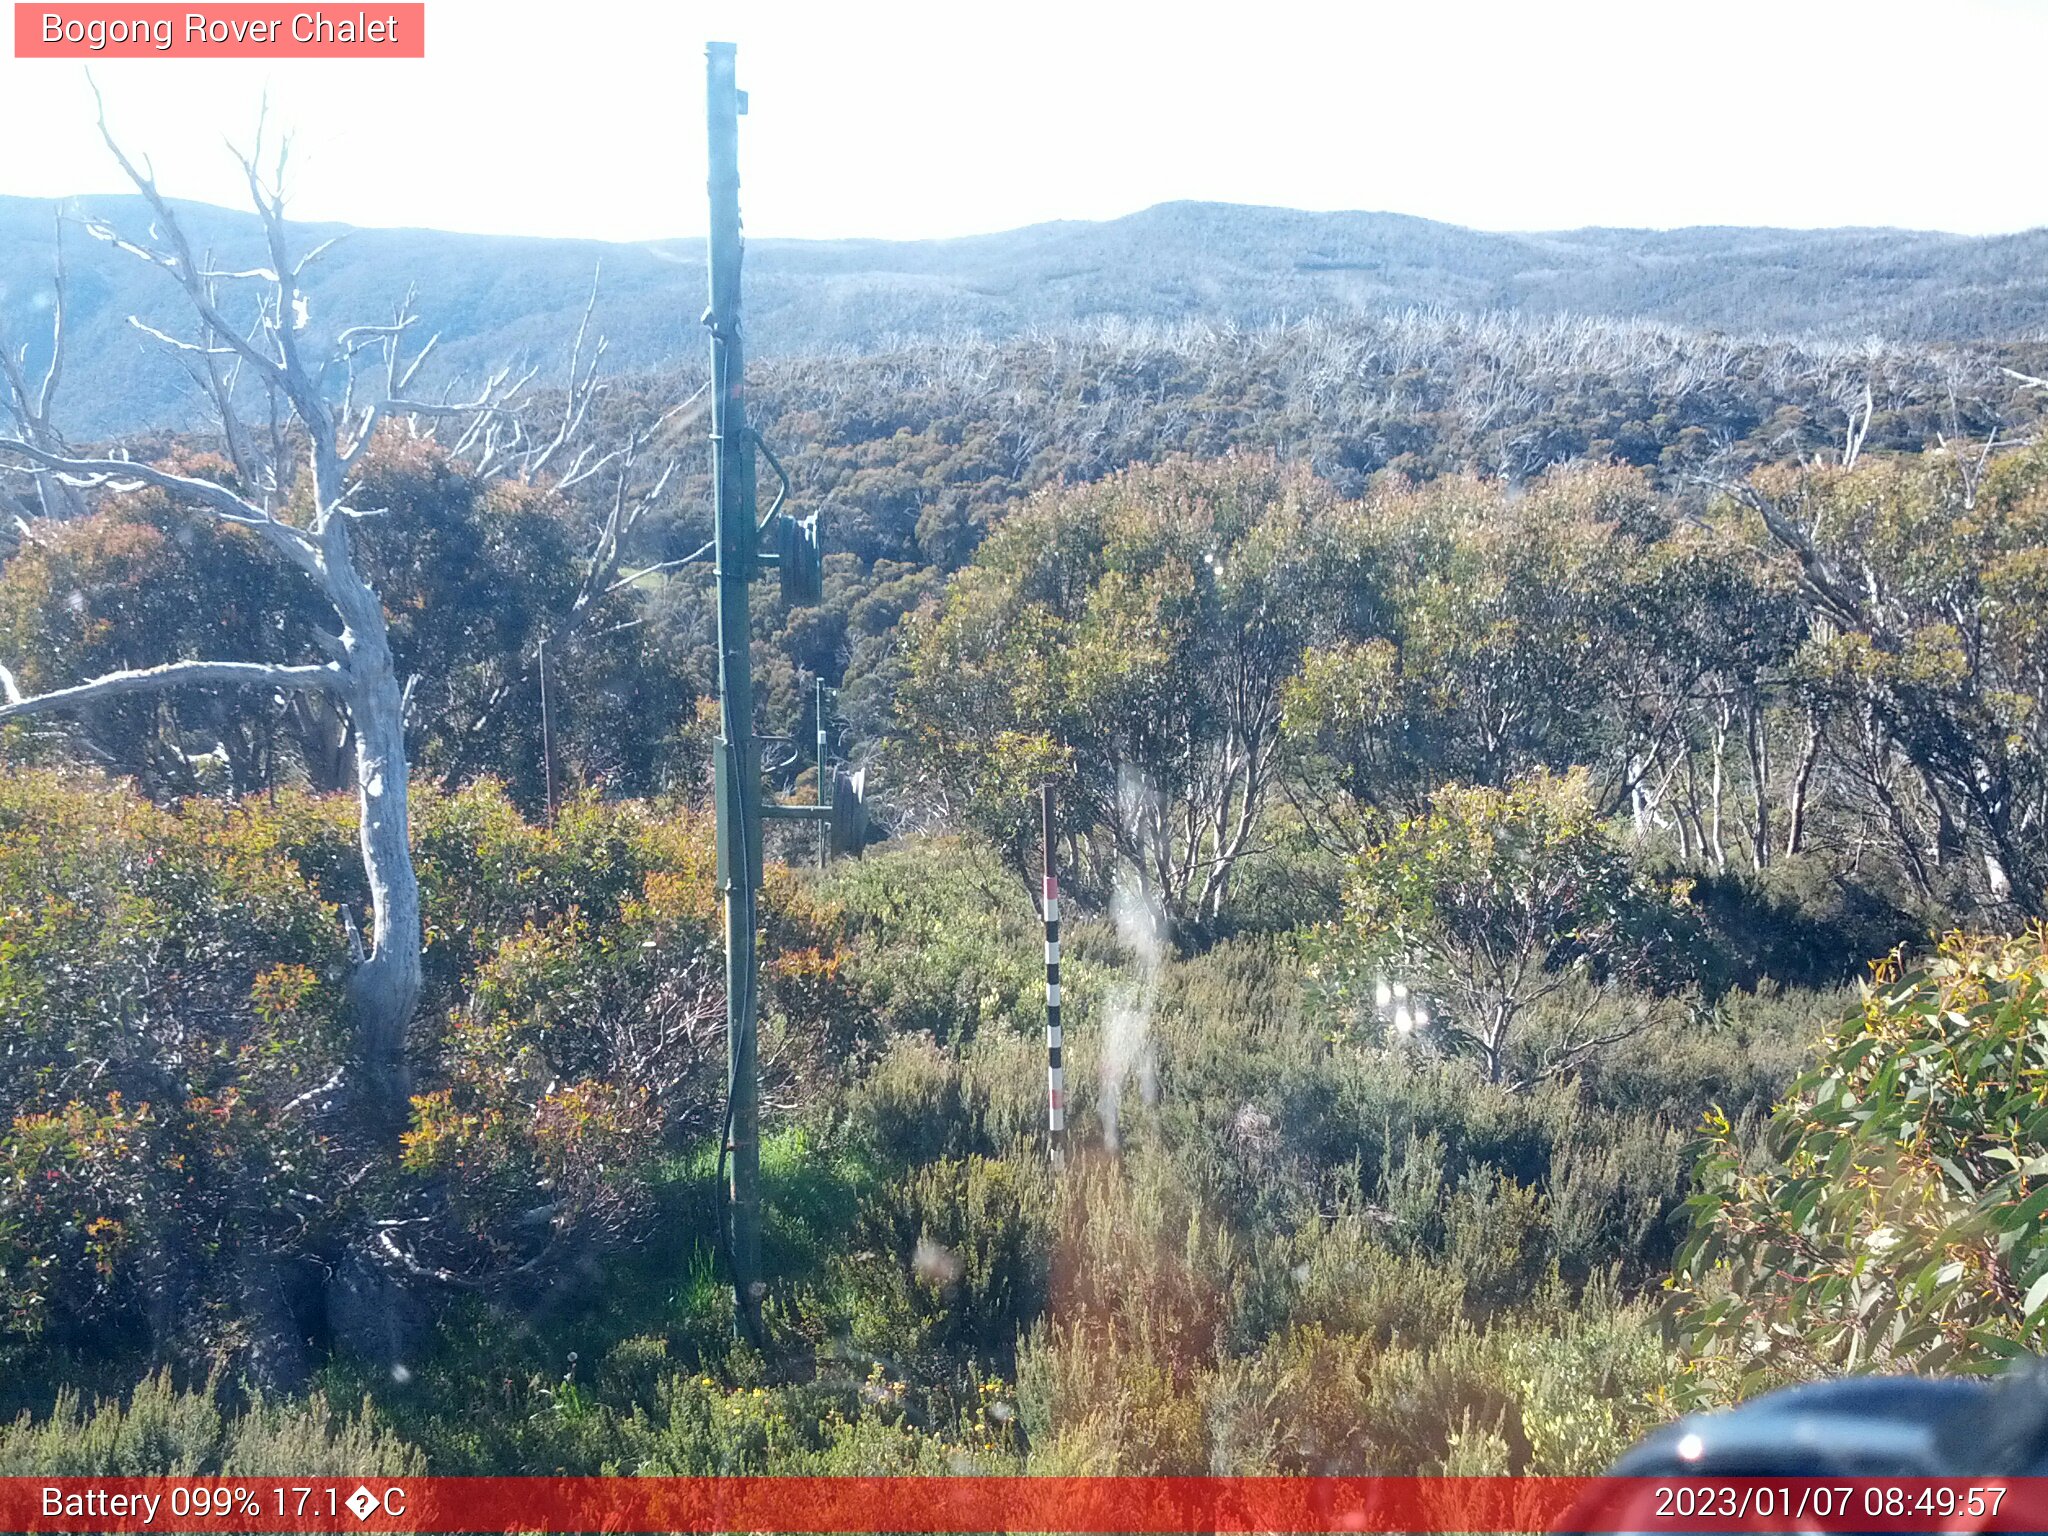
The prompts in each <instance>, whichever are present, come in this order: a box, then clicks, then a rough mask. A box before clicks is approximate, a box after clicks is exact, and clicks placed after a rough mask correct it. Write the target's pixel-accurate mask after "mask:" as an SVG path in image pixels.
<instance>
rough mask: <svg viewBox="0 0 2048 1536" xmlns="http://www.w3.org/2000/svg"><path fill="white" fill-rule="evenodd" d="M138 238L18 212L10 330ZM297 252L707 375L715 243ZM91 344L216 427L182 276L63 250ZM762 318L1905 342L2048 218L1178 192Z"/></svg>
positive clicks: (356, 281) (43, 328)
mask: <svg viewBox="0 0 2048 1536" xmlns="http://www.w3.org/2000/svg"><path fill="white" fill-rule="evenodd" d="M60 206H61V207H63V208H64V209H66V210H67V211H70V212H73V213H77V214H79V215H90V216H92V217H95V218H99V219H103V220H106V221H107V222H109V223H111V224H113V225H114V226H115V227H116V228H119V229H122V230H123V231H127V232H134V233H136V234H141V233H143V232H146V230H147V228H148V223H149V212H148V209H147V207H146V206H145V205H144V204H143V203H142V201H141V200H140V199H139V198H136V197H132V196H130V197H119V196H109V197H92V198H80V199H73V200H70V201H68V202H66V203H64V204H62V205H60V204H57V203H54V202H51V201H49V200H45V199H31V198H18V197H0V327H4V329H5V331H6V333H7V334H8V336H9V337H10V339H11V340H12V342H13V343H14V344H15V345H17V346H19V345H21V344H23V343H24V342H25V343H27V345H28V347H29V352H30V358H31V362H32V364H33V363H34V362H35V360H36V359H37V358H38V357H39V355H40V353H41V351H42V349H43V348H44V347H45V346H46V344H47V330H48V319H47V302H48V293H49V290H50V271H51V229H52V221H53V218H54V216H55V215H56V213H57V211H58V209H59V207H60ZM179 209H180V213H181V216H183V217H184V218H185V219H186V220H187V221H188V223H189V226H190V230H191V233H192V235H193V237H194V239H195V241H196V242H197V243H199V244H200V245H201V246H202V247H206V248H210V249H212V250H214V251H215V252H216V254H217V255H218V257H219V258H221V259H222V260H223V261H224V262H226V263H228V264H230V265H247V264H252V263H254V262H256V261H259V260H260V259H261V258H260V256H259V254H258V246H257V239H256V230H255V220H254V217H253V216H252V215H249V214H244V213H238V212H235V211H231V210H226V209H220V208H213V207H209V206H206V205H203V204H181V205H179ZM296 233H297V236H298V239H299V241H300V244H301V248H302V249H303V248H310V247H311V246H312V245H313V244H314V243H316V242H317V241H319V240H322V239H326V238H328V237H329V236H332V235H337V234H345V235H346V238H345V239H343V240H342V241H341V242H340V243H339V244H337V245H336V246H335V247H334V248H333V249H332V250H331V251H330V252H329V253H328V254H327V255H326V256H324V257H323V258H322V259H321V261H320V263H319V264H318V265H317V267H316V268H315V269H313V270H312V271H311V272H310V273H309V275H308V286H309V288H310V289H311V291H312V294H313V313H312V316H311V326H312V329H313V330H314V332H315V333H319V332H321V331H324V330H326V329H328V328H329V327H335V326H339V325H344V324H350V323H359V322H363V321H368V320H376V319H384V318H388V317H389V314H390V312H391V309H392V307H393V305H394V304H395V303H396V302H397V300H398V299H399V298H400V296H401V295H403V293H404V292H405V290H406V289H407V287H408V286H413V287H416V288H417V290H418V300H417V308H418V309H419V311H420V314H421V316H422V322H421V325H422V335H423V336H424V335H425V334H427V333H430V332H433V331H438V332H440V333H441V337H442V340H441V345H440V348H439V349H438V351H439V355H440V357H441V360H442V363H443V366H444V368H445V369H453V370H456V371H459V372H461V373H464V374H467V375H470V376H475V375H477V374H479V373H481V372H483V371H485V370H486V369H487V368H488V367H490V366H493V365H495V364H498V363H501V362H504V361H507V360H509V359H511V358H513V357H515V356H518V355H521V354H525V355H527V356H530V357H532V358H534V359H536V360H546V359H554V358H556V357H558V356H559V355H560V354H561V353H562V352H563V351H564V349H565V348H566V345H567V340H568V337H569V335H570V333H571V331H572V330H573V328H574V324H575V320H576V315H577V313H578V312H579V311H580V309H581V307H582V304H583V301H584V298H585V296H586V294H587V293H588V291H589V286H590V281H591V275H592V272H593V270H595V269H596V268H597V267H598V266H599V265H600V264H601V265H602V270H603V276H602V282H601V285H600V291H599V303H598V315H597V322H596V323H597V325H598V327H599V328H600V329H602V331H603V332H604V333H605V334H606V335H607V336H608V337H609V338H610V344H611V362H612V365H613V366H615V367H616V368H619V369H622V370H635V369H644V368H654V367H660V366H663V365H665V364H669V363H672V362H674V361H676V360H678V359H681V358H689V359H691V360H694V359H695V357H696V355H697V353H698V351H699V349H700V342H701V335H700V332H699V331H698V328H697V318H698V315H699V313H700V311H701V309H702V305H703V288H704V279H703V275H702V273H703V267H702V263H703V243H702V241H700V240H675V241H661V242H653V243H647V244H639V245H630V244H607V243H604V242H600V241H590V240H566V239H563V240H547V239H528V238H509V237H498V236H484V235H462V234H449V233H444V232H440V231H434V230H393V229H353V230H352V229H349V228H348V227H347V226H342V225H331V224H307V225H301V226H297V227H296ZM66 251H67V255H68V260H69V271H70V308H71V314H70V319H71V326H72V334H71V346H70V348H69V351H68V361H67V371H66V378H65V385H64V390H63V395H62V397H61V402H60V404H61V409H60V412H59V414H60V416H61V418H62V419H63V420H64V422H65V423H66V424H67V426H68V427H69V428H70V429H71V430H73V431H74V432H78V433H83V434H87V435H100V434H114V433H121V432H129V431H136V430H141V429H143V428H146V427H150V426H162V425H181V424H184V423H185V422H187V421H190V420H191V419H193V418H194V416H195V415H196V414H197V406H196V402H195V398H194V394H193V390H192V386H191V383H190V381H189V380H188V379H187V378H186V376H185V375H184V373H183V371H182V370H181V369H180V368H179V367H178V365H177V363H176V362H175V360H173V359H172V358H170V357H168V356H167V355H165V353H164V351H163V349H162V348H161V347H159V346H157V345H156V344H155V343H152V342H151V341H149V340H148V338H146V337H144V336H142V335H141V334H140V333H139V332H138V331H136V330H135V329H134V328H133V327H131V326H130V325H129V324H128V323H127V321H128V316H129V315H131V314H135V315H139V316H141V317H142V318H143V319H144V320H146V321H149V322H150V323H152V324H157V325H161V326H163V327H164V328H165V329H168V330H172V331H179V330H181V329H182V327H183V323H184V320H183V316H182V315H181V314H180V311H179V304H180V300H179V296H178V294H177V292H176V290H175V287H174V285H173V284H172V283H171V281H170V279H169V278H168V277H167V276H166V275H165V274H164V273H162V272H158V271H153V270H151V269H150V268H149V267H147V266H146V265H144V264H143V263H142V262H140V261H137V260H136V259H134V258H133V257H132V256H129V255H126V254H125V253H123V252H120V251H117V250H115V249H113V248H112V247H110V246H108V245H106V244H103V243H101V242H98V241H95V240H91V239H89V238H87V237H86V236H85V235H84V234H83V232H82V231H79V230H75V229H74V230H71V231H70V232H69V233H68V235H67V240H66ZM747 306H748V311H747V312H748V328H749V332H750V336H751V339H752V342H753V345H754V347H755V348H756V349H757V351H760V352H762V353H780V354H784V355H789V354H803V353H813V352H830V351H835V350H843V349H852V350H855V351H863V352H865V351H873V350H876V349H878V348H882V347H886V346H893V345H899V344H901V343H902V341H903V340H904V338H907V337H916V336H928V335H938V334H960V333H968V334H975V335H986V336H1001V335H1007V334H1015V333H1018V332H1022V331H1028V330H1031V329H1034V328H1060V327H1067V326H1071V325H1074V324H1077V323H1086V322H1091V321H1099V320H1103V319H1107V318H1111V317H1122V318H1128V319H1133V320H1144V321H1164V322H1180V321H1211V322H1220V323H1232V324H1263V323H1267V322H1271V321H1276V320H1282V319H1288V318H1300V317H1302V316H1305V315H1308V314H1312V313H1321V312H1352V311H1358V310H1385V309H1403V308H1408V307H1411V306H1441V307H1447V308H1452V309H1459V310H1469V311H1484V310H1504V309H1507V310H1519V311H1522V312H1525V313H1534V314H1550V313H1573V314H1588V315H1601V316H1612V317H1620V318H1630V319H1644V320H1653V321H1658V322H1664V323H1669V324H1673V325H1678V326H1684V327H1689V328H1694V329H1703V330H1715V331H1724V332H1731V333H1736V334H1759V333H1782V332H1794V333H1803V334H1811V335H1819V336H1828V337H1837V338H1845V339H1856V338H1861V337H1864V336H1868V335H1879V336H1883V337H1885V338H1887V339H1891V340H1898V341H1970V340H1990V339H2011V338H2015V337H2018V336H2023V335H2032V334H2035V333H2038V332H2041V331H2043V330H2048V230H2041V229H2036V230H2030V231H2027V232H2025V233H2022V234H2016V235H2000V236H1963V235H1949V234H1938V233H1928V232H1920V231H1912V230H1892V229H1838V230H1784V229H1744V228H1694V229H1679V230H1671V231H1650V230H1626V229H1582V230H1572V231H1565V232H1557V233H1542V234H1498V233H1489V232H1485V231H1480V230H1471V229H1465V228H1461V227H1459V226H1457V225H1452V224H1440V223H1435V222H1432V221H1430V220H1427V219H1419V218H1412V217H1409V216H1406V215H1401V214H1389V213H1306V212H1301V211H1298V210H1294V209H1285V208H1262V207H1251V206H1244V205H1237V204H1221V203H1193V202H1181V203H1163V204H1160V205H1158V206H1157V207H1153V208H1148V209H1145V210H1144V211H1143V212H1140V213H1134V214H1131V215H1129V216H1128V217H1125V218H1121V219H1111V220H1108V221H1104V222H1100V223H1093V222H1083V221H1062V222H1058V223H1051V224H1036V225H1031V226H1028V227H1026V228H1022V229H1015V230H1009V231H1005V232H1003V233H1000V234H989V235H975V236H969V237H965V238H960V239H949V240H913V241H886V240H757V241H754V242H752V244H751V246H750V249H749V253H748V266H747Z"/></svg>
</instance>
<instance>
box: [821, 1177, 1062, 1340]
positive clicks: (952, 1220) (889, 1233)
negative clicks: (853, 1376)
mask: <svg viewBox="0 0 2048 1536" xmlns="http://www.w3.org/2000/svg"><path fill="white" fill-rule="evenodd" d="M1045 1210H1046V1192H1045V1185H1044V1182H1043V1178H1042V1176H1040V1175H1037V1174H1027V1173H1025V1172H1023V1171H1022V1170H1020V1169H1019V1168H1018V1167H1017V1166H1016V1165H1015V1164H1013V1163H1007V1162H998V1161H995V1160H992V1159H989V1158H984V1157H978V1156H976V1157H967V1158H961V1159H946V1160H941V1161H939V1162H935V1163H928V1164H926V1165H924V1166H922V1167H919V1168H913V1169H911V1170H910V1171H909V1172H908V1173H906V1174H905V1175H904V1176H903V1177H902V1178H901V1179H899V1180H896V1181H893V1182H890V1183H887V1184H884V1185H883V1186H881V1188H879V1189H878V1190H876V1191H875V1192H874V1193H873V1194H871V1195H870V1196H868V1198H867V1199H866V1200H865V1201H864V1202H863V1205H862V1209H861V1213H860V1217H859V1220H858V1223H857V1226H856V1236H855V1245H856V1247H857V1249H858V1250H860V1254H858V1255H856V1257H855V1258H854V1259H853V1260H852V1261H851V1265H850V1268H851V1271H852V1283H853V1284H854V1285H855V1287H856V1288H857V1294H858V1298H859V1300H858V1303H857V1308H856V1313H855V1329H854V1342H855V1343H856V1345H858V1346H859V1347H861V1348H863V1349H866V1350H869V1351H871V1352H872V1353H874V1354H877V1355H884V1356H889V1357H895V1358H908V1359H911V1360H916V1361H919V1362H921V1363H927V1364H929V1363H931V1362H932V1357H933V1356H935V1355H946V1354H951V1355H955V1356H958V1357H960V1358H962V1359H973V1360H982V1361H997V1362H1005V1361H1007V1360H1008V1359H1009V1358H1010V1357H1011V1354H1012V1352H1013V1351H1014V1349H1015V1347H1016V1341H1017V1335H1018V1333H1019V1331H1020V1330H1021V1329H1023V1328H1024V1327H1026V1326H1028V1325H1029V1324H1030V1322H1031V1321H1032V1319H1033V1318H1035V1317H1036V1316H1037V1315H1038V1311H1039V1309H1040V1308H1041V1307H1042V1306H1043V1305H1044V1301H1045V1292H1046V1260H1047V1236H1046V1215H1045ZM861 1255H864V1257H863V1256H861Z"/></svg>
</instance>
